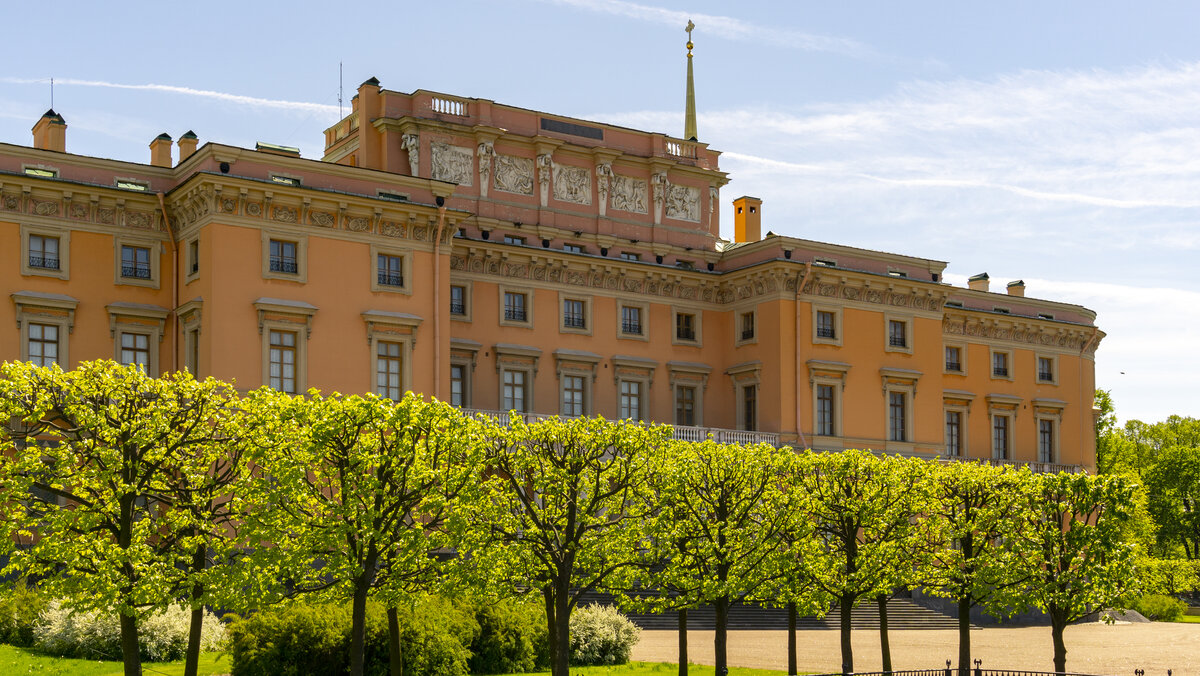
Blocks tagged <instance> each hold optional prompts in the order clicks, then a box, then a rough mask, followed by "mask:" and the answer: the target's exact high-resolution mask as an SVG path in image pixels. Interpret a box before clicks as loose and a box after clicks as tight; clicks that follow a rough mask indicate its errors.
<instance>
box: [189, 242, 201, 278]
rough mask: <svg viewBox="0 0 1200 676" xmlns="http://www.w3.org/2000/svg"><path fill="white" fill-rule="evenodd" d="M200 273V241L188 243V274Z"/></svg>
mask: <svg viewBox="0 0 1200 676" xmlns="http://www.w3.org/2000/svg"><path fill="white" fill-rule="evenodd" d="M197 272H200V240H195V239H194V240H192V241H190V242H188V274H192V275H194V274H196V273H197Z"/></svg>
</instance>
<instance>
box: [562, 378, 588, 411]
mask: <svg viewBox="0 0 1200 676" xmlns="http://www.w3.org/2000/svg"><path fill="white" fill-rule="evenodd" d="M562 414H563V415H565V416H581V415H583V376H563V379H562Z"/></svg>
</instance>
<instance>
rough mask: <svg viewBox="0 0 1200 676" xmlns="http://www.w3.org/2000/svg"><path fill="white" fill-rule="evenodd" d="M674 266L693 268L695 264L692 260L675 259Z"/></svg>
mask: <svg viewBox="0 0 1200 676" xmlns="http://www.w3.org/2000/svg"><path fill="white" fill-rule="evenodd" d="M675 267H677V268H679V269H680V270H695V269H696V264H695V263H693V262H692V261H681V260H676V261H675Z"/></svg>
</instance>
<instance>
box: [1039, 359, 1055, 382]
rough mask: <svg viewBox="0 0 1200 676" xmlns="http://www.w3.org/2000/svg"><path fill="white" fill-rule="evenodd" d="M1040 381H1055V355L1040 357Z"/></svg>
mask: <svg viewBox="0 0 1200 676" xmlns="http://www.w3.org/2000/svg"><path fill="white" fill-rule="evenodd" d="M1037 366H1038V375H1037V378H1038V382H1039V383H1053V382H1054V357H1038V358H1037Z"/></svg>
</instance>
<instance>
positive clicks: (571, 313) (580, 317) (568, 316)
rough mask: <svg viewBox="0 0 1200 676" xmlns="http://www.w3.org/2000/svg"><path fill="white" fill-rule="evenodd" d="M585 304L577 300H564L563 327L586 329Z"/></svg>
mask: <svg viewBox="0 0 1200 676" xmlns="http://www.w3.org/2000/svg"><path fill="white" fill-rule="evenodd" d="M584 317H585V315H584V302H583V301H582V300H577V299H575V298H566V299H564V300H563V327H564V328H568V329H585V328H587V323H586V322H585V320H584Z"/></svg>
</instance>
